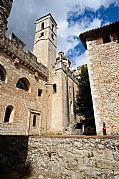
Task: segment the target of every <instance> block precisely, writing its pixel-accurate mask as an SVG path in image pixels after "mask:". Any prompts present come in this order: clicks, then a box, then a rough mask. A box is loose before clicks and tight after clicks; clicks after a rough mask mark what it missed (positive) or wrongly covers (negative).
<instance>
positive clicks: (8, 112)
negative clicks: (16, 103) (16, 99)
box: [4, 105, 14, 122]
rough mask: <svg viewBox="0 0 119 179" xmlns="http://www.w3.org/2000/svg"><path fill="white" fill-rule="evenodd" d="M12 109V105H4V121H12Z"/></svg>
mask: <svg viewBox="0 0 119 179" xmlns="http://www.w3.org/2000/svg"><path fill="white" fill-rule="evenodd" d="M13 109H14V107H13V106H12V105H9V106H7V107H6V111H5V117H4V122H12V121H13Z"/></svg>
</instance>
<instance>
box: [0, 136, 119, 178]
mask: <svg viewBox="0 0 119 179" xmlns="http://www.w3.org/2000/svg"><path fill="white" fill-rule="evenodd" d="M26 166H29V167H27V171H26V170H25V175H26V172H28V176H29V177H30V176H31V178H33V176H34V173H36V174H37V175H35V176H38V177H36V179H37V178H38V179H63V178H64V179H119V136H117V137H113V138H112V137H97V136H95V137H85V136H50V137H46V136H42V137H37V136H36V137H31V136H30V137H29V138H28V137H27V136H0V171H2V170H4V171H5V170H6V171H7V170H8V169H12V170H14V169H16V170H19V169H20V170H21V169H23V168H25V167H26ZM31 171H32V172H31ZM21 173H22V170H21V172H20V174H21ZM0 177H1V175H0ZM1 178H2V177H1ZM21 178H22V177H21ZM26 178H27V177H26ZM11 179H12V178H11Z"/></svg>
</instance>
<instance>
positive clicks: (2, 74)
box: [0, 65, 6, 81]
mask: <svg viewBox="0 0 119 179" xmlns="http://www.w3.org/2000/svg"><path fill="white" fill-rule="evenodd" d="M5 78H6V70H5V69H4V67H3V66H2V65H0V81H5Z"/></svg>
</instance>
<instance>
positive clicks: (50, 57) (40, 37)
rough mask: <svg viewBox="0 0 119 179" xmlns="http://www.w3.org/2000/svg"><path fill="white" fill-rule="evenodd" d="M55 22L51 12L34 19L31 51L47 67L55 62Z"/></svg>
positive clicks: (50, 66)
mask: <svg viewBox="0 0 119 179" xmlns="http://www.w3.org/2000/svg"><path fill="white" fill-rule="evenodd" d="M56 34H57V24H56V22H55V20H54V18H53V17H52V15H51V14H48V15H46V16H44V17H41V18H40V19H38V20H36V32H35V40H34V47H33V53H34V54H35V55H36V57H37V61H38V62H39V63H42V64H43V65H44V66H46V67H48V68H52V67H53V66H54V65H55V62H56V38H57V35H56Z"/></svg>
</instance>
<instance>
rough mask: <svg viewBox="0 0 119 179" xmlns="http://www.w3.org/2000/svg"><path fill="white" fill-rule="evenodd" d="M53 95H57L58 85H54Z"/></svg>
mask: <svg viewBox="0 0 119 179" xmlns="http://www.w3.org/2000/svg"><path fill="white" fill-rule="evenodd" d="M53 93H57V85H56V84H53Z"/></svg>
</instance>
